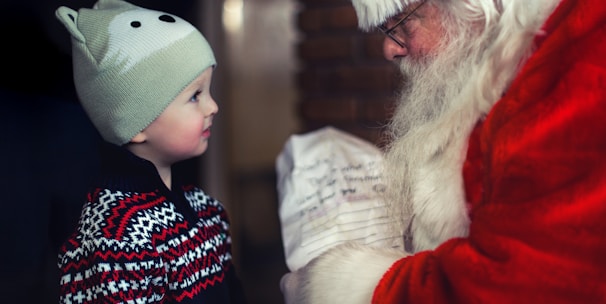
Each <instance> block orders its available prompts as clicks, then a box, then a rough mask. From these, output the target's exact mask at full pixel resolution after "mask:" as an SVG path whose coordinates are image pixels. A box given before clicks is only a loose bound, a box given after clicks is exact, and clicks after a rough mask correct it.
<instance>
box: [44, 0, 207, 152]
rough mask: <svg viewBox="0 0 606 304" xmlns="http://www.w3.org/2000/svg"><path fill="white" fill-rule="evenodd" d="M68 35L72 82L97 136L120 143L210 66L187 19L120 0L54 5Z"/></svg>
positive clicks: (199, 37)
mask: <svg viewBox="0 0 606 304" xmlns="http://www.w3.org/2000/svg"><path fill="white" fill-rule="evenodd" d="M56 16H57V18H58V19H59V20H60V21H61V22H62V23H63V25H64V26H65V27H66V28H67V30H68V31H69V33H70V34H71V41H72V60H73V68H74V83H75V86H76V91H77V93H78V97H79V99H80V102H81V103H82V105H83V107H84V110H85V111H86V112H87V114H88V116H89V118H90V119H91V121H92V122H93V124H94V125H95V127H96V128H97V130H98V131H99V133H100V134H101V136H103V138H104V139H105V140H106V141H108V142H111V143H114V144H117V145H123V144H125V143H128V142H129V141H130V140H131V139H132V138H133V137H134V136H135V135H137V133H139V132H141V131H142V130H143V129H145V128H146V127H147V126H148V125H149V124H150V123H152V122H153V121H154V120H155V119H156V118H157V117H158V116H159V115H160V114H161V113H162V112H163V111H164V109H165V108H166V107H167V106H168V104H169V103H170V102H171V101H172V100H173V99H174V98H175V97H176V96H177V95H179V93H180V92H181V91H183V89H185V87H186V86H187V85H189V84H190V83H191V82H192V81H193V80H194V79H195V78H196V77H198V76H199V75H200V74H201V73H202V72H203V71H204V70H206V69H207V68H208V67H211V66H214V65H215V64H216V61H215V57H214V55H213V52H212V49H211V48H210V45H209V44H208V42H207V41H206V39H205V38H204V37H203V36H202V34H201V33H200V32H199V31H198V30H197V29H196V28H195V27H194V26H192V25H191V24H190V23H188V22H187V21H185V20H183V19H181V18H179V17H177V16H174V15H171V14H168V13H164V12H160V11H154V10H150V9H145V8H142V7H138V6H135V5H133V4H131V3H128V2H125V1H122V0H99V1H98V2H97V3H96V4H95V5H94V6H93V8H92V9H87V8H82V9H80V10H79V11H77V12H76V11H74V10H72V9H70V8H67V7H60V8H58V9H57V11H56Z"/></svg>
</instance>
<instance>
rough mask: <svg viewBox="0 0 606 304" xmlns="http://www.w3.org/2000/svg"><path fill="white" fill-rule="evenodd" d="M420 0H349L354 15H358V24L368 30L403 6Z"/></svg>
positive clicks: (397, 11)
mask: <svg viewBox="0 0 606 304" xmlns="http://www.w3.org/2000/svg"><path fill="white" fill-rule="evenodd" d="M420 1H421V0H351V2H352V4H353V6H354V8H355V10H356V15H358V26H359V27H360V28H361V29H364V30H368V29H371V28H373V27H375V26H377V25H379V24H381V23H383V22H385V20H386V19H387V18H389V17H391V16H394V15H395V14H397V13H399V12H400V11H401V10H402V9H403V8H404V7H406V6H408V5H410V4H412V3H417V2H420Z"/></svg>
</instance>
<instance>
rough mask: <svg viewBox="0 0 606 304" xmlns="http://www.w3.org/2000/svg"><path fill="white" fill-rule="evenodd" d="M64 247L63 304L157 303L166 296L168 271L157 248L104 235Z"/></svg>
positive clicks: (61, 260) (61, 297)
mask: <svg viewBox="0 0 606 304" xmlns="http://www.w3.org/2000/svg"><path fill="white" fill-rule="evenodd" d="M117 248H120V249H117ZM64 250H65V251H64V253H63V254H62V256H61V258H60V262H59V266H60V269H61V273H62V277H61V282H60V285H61V288H60V292H61V294H60V302H61V303H119V302H127V301H134V302H137V303H138V302H141V303H158V302H160V301H161V300H162V298H163V296H164V293H165V286H166V284H165V282H166V278H165V276H166V271H165V266H164V263H163V261H162V259H161V258H160V257H159V256H158V254H157V252H155V250H149V248H142V247H138V246H136V245H133V244H132V243H127V242H123V241H116V240H110V239H105V238H98V239H94V240H85V241H83V242H82V243H81V244H75V243H72V244H68V245H67V246H66V247H65V248H64Z"/></svg>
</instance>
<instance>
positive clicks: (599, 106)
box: [281, 0, 606, 304]
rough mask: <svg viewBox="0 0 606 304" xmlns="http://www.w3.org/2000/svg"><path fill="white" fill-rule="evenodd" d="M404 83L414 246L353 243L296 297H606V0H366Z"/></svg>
mask: <svg viewBox="0 0 606 304" xmlns="http://www.w3.org/2000/svg"><path fill="white" fill-rule="evenodd" d="M352 2H353V6H354V8H355V10H356V13H357V16H358V20H359V25H360V28H362V29H363V30H370V29H373V28H379V29H380V30H381V31H383V32H384V33H385V34H386V37H385V40H384V43H383V51H384V55H385V57H386V58H387V59H388V60H391V61H393V62H394V63H395V64H397V65H398V66H399V67H400V70H401V72H402V73H403V75H404V76H405V78H404V79H405V83H404V84H403V89H402V92H401V94H400V97H399V103H398V108H397V110H396V112H395V114H394V116H393V119H392V121H391V124H390V125H389V131H390V132H389V133H390V135H391V141H390V145H389V146H388V149H387V151H386V166H385V167H386V172H385V176H386V177H387V180H388V181H389V187H388V189H389V193H388V195H387V197H386V202H387V203H388V204H389V205H390V208H392V209H393V212H391V213H390V214H392V215H393V216H395V217H397V220H398V225H397V227H394V229H397V230H398V231H401V232H402V233H403V234H404V235H405V237H404V243H405V248H406V251H400V250H394V249H379V248H372V247H366V246H361V245H358V244H344V245H340V246H337V247H334V248H333V249H331V250H328V251H326V252H325V253H323V254H322V255H320V256H318V257H317V258H315V259H314V260H312V261H311V262H310V263H309V264H308V265H307V266H305V267H304V268H302V269H299V270H298V271H295V272H292V273H289V274H286V275H285V276H284V277H283V279H282V282H281V288H282V292H283V294H284V297H285V300H286V302H287V303H347V304H352V303H381V304H383V303H606V160H604V157H606V2H604V1H603V0H583V1H579V0H352Z"/></svg>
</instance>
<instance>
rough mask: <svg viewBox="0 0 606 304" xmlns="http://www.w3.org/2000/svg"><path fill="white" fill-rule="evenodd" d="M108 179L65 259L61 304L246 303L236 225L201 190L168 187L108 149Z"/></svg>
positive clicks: (145, 166) (129, 157) (148, 168)
mask: <svg viewBox="0 0 606 304" xmlns="http://www.w3.org/2000/svg"><path fill="white" fill-rule="evenodd" d="M102 156H103V157H104V158H105V161H104V163H103V164H102V166H101V167H102V171H103V174H102V177H101V178H100V179H99V181H98V183H97V184H96V185H95V188H93V190H92V191H91V192H90V193H89V194H88V198H87V201H86V203H85V205H84V207H83V210H82V214H81V217H80V221H79V224H78V227H77V229H76V231H75V232H74V234H73V235H72V236H71V237H70V238H69V239H68V240H67V241H66V242H65V243H64V245H63V246H62V248H61V251H60V254H59V268H60V271H61V282H60V286H61V294H60V302H61V303H243V299H244V296H243V293H242V287H241V285H240V283H239V281H238V279H237V277H236V274H235V270H234V267H233V265H232V260H231V259H232V257H231V238H230V234H229V221H228V218H227V214H226V212H225V209H224V208H223V206H222V205H221V203H220V202H219V201H217V200H215V199H213V198H212V197H210V196H208V195H206V194H205V193H204V192H203V191H202V190H201V189H199V188H197V187H195V186H192V185H189V184H185V183H181V181H178V180H176V179H174V180H173V183H174V184H173V185H174V187H173V190H172V191H171V190H168V189H167V188H166V187H165V186H164V184H163V183H162V181H161V179H160V177H159V175H158V174H157V171H156V170H155V167H154V166H153V164H151V163H150V162H147V161H145V160H143V159H140V158H138V157H136V156H135V155H133V154H131V153H130V152H128V151H127V150H125V149H122V148H119V147H116V146H112V145H109V144H108V145H107V146H106V147H105V149H104V153H102Z"/></svg>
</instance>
